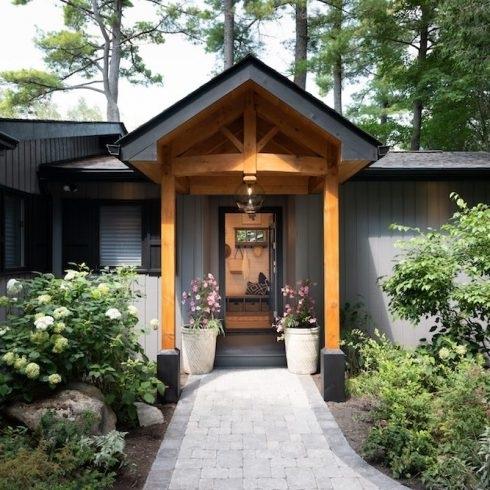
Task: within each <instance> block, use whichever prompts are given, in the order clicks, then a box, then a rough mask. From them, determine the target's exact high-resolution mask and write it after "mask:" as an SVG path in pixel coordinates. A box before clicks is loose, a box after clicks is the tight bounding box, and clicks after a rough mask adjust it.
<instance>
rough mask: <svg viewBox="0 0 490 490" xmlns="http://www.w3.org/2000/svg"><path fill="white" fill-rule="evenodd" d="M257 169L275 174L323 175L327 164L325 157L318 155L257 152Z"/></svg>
mask: <svg viewBox="0 0 490 490" xmlns="http://www.w3.org/2000/svg"><path fill="white" fill-rule="evenodd" d="M257 171H258V172H264V173H265V172H268V173H276V174H280V173H283V174H284V173H285V174H300V175H325V173H326V172H327V166H326V164H325V159H324V158H320V157H307V156H306V157H305V156H296V155H282V154H276V153H259V154H258V155H257Z"/></svg>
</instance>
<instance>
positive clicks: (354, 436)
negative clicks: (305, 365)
mask: <svg viewBox="0 0 490 490" xmlns="http://www.w3.org/2000/svg"><path fill="white" fill-rule="evenodd" d="M312 377H313V379H314V381H315V384H316V385H317V387H318V389H320V383H321V379H320V375H319V374H314V375H313V376H312ZM326 403H327V405H328V408H329V409H330V411H331V412H332V415H333V416H334V418H335V421H336V422H337V424H338V425H339V427H340V430H341V431H342V432H343V434H344V436H345V438H346V439H347V441H348V442H349V444H350V446H351V447H352V449H354V451H355V452H356V453H357V454H359V455H360V456H361V457H362V448H363V446H364V442H365V441H366V439H367V437H368V434H369V431H370V430H371V428H372V427H373V419H372V417H371V410H372V404H371V403H370V402H369V400H367V399H365V398H356V397H351V398H349V399H348V400H346V401H345V402H342V403H337V402H326ZM369 464H370V465H371V466H374V467H375V468H376V469H377V470H379V471H381V472H382V473H384V474H385V475H387V476H389V477H390V478H393V475H392V474H391V473H390V470H389V469H388V468H387V467H386V466H384V465H382V464H379V463H374V462H371V461H369ZM397 481H399V482H400V483H401V484H402V485H405V486H407V487H409V488H413V489H415V490H423V489H424V486H423V485H422V484H421V483H420V481H418V480H416V479H411V480H397Z"/></svg>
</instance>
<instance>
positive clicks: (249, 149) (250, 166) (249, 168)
mask: <svg viewBox="0 0 490 490" xmlns="http://www.w3.org/2000/svg"><path fill="white" fill-rule="evenodd" d="M243 173H244V175H256V174H257V114H256V112H255V97H254V92H253V91H250V92H248V93H247V97H246V101H245V110H244V112H243Z"/></svg>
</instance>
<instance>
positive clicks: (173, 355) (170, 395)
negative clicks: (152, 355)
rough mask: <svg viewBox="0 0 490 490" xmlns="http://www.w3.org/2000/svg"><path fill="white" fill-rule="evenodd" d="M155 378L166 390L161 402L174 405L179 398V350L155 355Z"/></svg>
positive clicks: (170, 350) (167, 350)
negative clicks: (163, 384)
mask: <svg viewBox="0 0 490 490" xmlns="http://www.w3.org/2000/svg"><path fill="white" fill-rule="evenodd" d="M157 378H158V379H159V380H160V381H162V382H163V383H165V385H166V386H167V389H166V390H165V393H164V395H163V401H164V402H169V403H174V402H176V401H178V399H179V398H180V391H181V387H180V350H179V349H166V350H162V351H160V352H159V353H158V355H157Z"/></svg>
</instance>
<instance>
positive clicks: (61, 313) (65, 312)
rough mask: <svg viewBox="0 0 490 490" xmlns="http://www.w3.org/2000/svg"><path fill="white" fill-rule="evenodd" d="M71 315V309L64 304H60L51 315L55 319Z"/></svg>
mask: <svg viewBox="0 0 490 490" xmlns="http://www.w3.org/2000/svg"><path fill="white" fill-rule="evenodd" d="M70 315H71V311H70V310H69V309H68V308H67V307H66V306H60V307H59V308H56V309H55V310H54V311H53V316H54V318H56V319H57V320H59V319H60V318H66V317H67V316H70Z"/></svg>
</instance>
